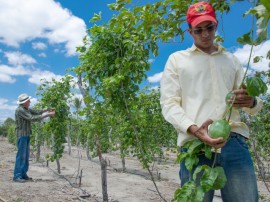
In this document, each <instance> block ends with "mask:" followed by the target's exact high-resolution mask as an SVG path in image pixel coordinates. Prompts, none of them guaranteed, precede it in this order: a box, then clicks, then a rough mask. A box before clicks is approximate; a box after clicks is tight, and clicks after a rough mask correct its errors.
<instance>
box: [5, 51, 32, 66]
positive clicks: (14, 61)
mask: <svg viewBox="0 0 270 202" xmlns="http://www.w3.org/2000/svg"><path fill="white" fill-rule="evenodd" d="M5 57H6V58H7V59H8V63H9V64H11V65H23V64H34V63H36V60H35V59H34V58H32V57H31V56H30V55H26V54H22V53H20V52H18V51H16V52H5Z"/></svg>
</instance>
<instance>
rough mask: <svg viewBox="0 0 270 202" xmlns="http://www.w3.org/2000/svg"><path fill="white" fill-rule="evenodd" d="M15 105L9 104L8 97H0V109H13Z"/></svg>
mask: <svg viewBox="0 0 270 202" xmlns="http://www.w3.org/2000/svg"><path fill="white" fill-rule="evenodd" d="M15 108H16V105H11V103H9V100H8V99H5V98H0V110H14V109H15Z"/></svg>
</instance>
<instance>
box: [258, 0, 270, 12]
mask: <svg viewBox="0 0 270 202" xmlns="http://www.w3.org/2000/svg"><path fill="white" fill-rule="evenodd" d="M260 2H261V3H262V4H263V5H264V6H265V8H266V9H267V10H268V12H269V13H270V1H269V0H260Z"/></svg>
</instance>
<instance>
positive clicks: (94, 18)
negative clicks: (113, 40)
mask: <svg viewBox="0 0 270 202" xmlns="http://www.w3.org/2000/svg"><path fill="white" fill-rule="evenodd" d="M99 20H101V12H99V14H96V13H95V14H94V16H93V17H92V18H91V19H90V22H96V21H99Z"/></svg>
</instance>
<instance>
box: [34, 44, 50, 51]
mask: <svg viewBox="0 0 270 202" xmlns="http://www.w3.org/2000/svg"><path fill="white" fill-rule="evenodd" d="M32 48H33V49H37V50H44V49H46V48H47V45H46V44H45V43H42V42H34V43H32Z"/></svg>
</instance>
